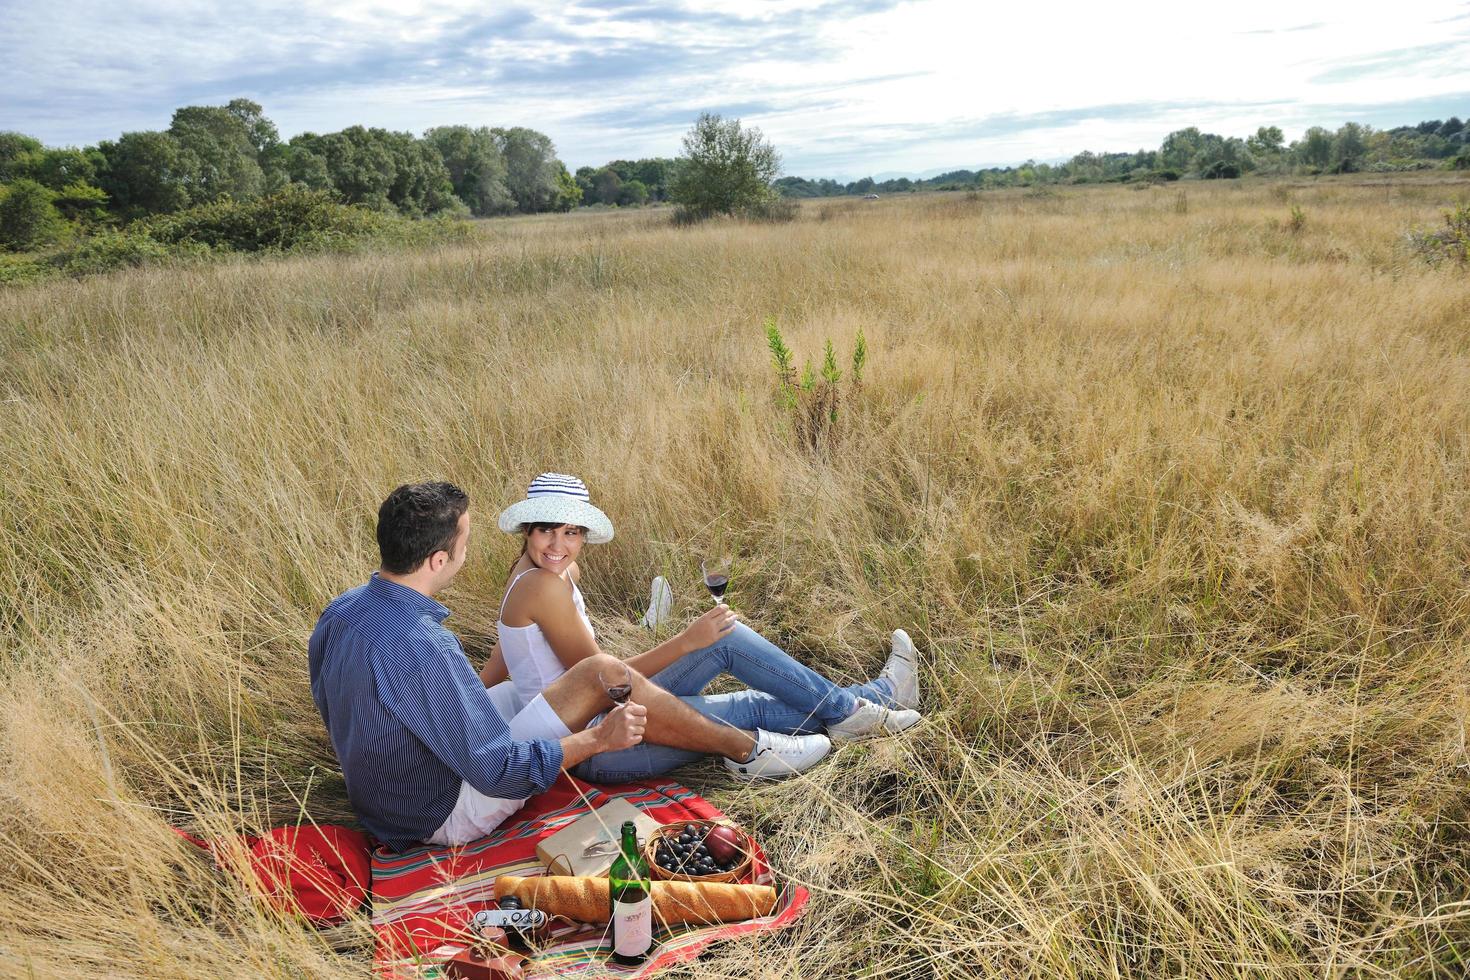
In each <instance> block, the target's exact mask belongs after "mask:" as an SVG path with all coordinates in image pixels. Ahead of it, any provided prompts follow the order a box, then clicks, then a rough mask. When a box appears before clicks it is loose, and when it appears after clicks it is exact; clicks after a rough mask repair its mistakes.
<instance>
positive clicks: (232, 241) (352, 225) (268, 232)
mask: <svg viewBox="0 0 1470 980" xmlns="http://www.w3.org/2000/svg"><path fill="white" fill-rule="evenodd" d="M396 220H397V219H395V218H394V217H392V216H391V215H386V214H383V213H380V212H377V211H371V210H369V209H367V208H363V207H357V206H354V205H347V204H339V203H337V201H336V200H335V199H334V198H333V195H332V193H331V192H330V191H320V190H304V189H295V188H292V189H287V190H284V191H282V192H280V193H279V194H271V195H269V196H267V197H261V198H256V199H255V200H252V201H229V200H224V201H217V202H215V203H213V204H206V205H203V206H201V207H197V208H190V209H189V210H187V211H180V212H177V213H175V214H167V215H160V216H158V217H156V218H151V219H149V220H148V221H146V222H143V223H142V225H143V229H142V230H143V232H144V233H145V234H147V235H148V236H149V237H150V238H153V239H154V240H155V241H158V242H161V243H163V244H165V245H177V244H181V243H185V242H192V243H197V244H201V245H206V246H208V247H209V248H212V249H223V250H226V251H231V252H295V251H317V250H321V249H331V248H335V247H340V246H342V245H344V244H347V243H350V242H355V241H357V240H360V239H364V238H375V237H379V236H382V235H384V234H385V233H387V232H388V231H389V229H390V228H391V227H392V226H393V224H394V223H395V221H396Z"/></svg>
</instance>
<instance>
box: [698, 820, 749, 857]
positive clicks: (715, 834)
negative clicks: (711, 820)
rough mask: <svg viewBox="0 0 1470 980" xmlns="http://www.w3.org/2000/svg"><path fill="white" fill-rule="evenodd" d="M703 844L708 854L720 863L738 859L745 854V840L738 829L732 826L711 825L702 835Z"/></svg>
mask: <svg viewBox="0 0 1470 980" xmlns="http://www.w3.org/2000/svg"><path fill="white" fill-rule="evenodd" d="M704 846H705V849H706V850H708V851H709V856H710V857H712V858H714V859H715V860H716V861H718V862H719V863H720V864H728V863H730V862H731V861H739V860H740V859H741V858H742V857H744V856H745V842H744V841H743V840H742V839H741V836H740V831H738V830H736V829H735V828H734V827H713V828H711V829H710V832H709V833H707V834H705V835H704Z"/></svg>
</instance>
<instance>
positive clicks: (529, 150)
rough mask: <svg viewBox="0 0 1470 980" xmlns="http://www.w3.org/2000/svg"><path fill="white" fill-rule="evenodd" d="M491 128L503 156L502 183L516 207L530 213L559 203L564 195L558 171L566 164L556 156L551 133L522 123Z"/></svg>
mask: <svg viewBox="0 0 1470 980" xmlns="http://www.w3.org/2000/svg"><path fill="white" fill-rule="evenodd" d="M491 132H492V133H494V134H495V141H496V143H497V144H498V145H499V147H500V153H501V155H502V156H503V157H504V158H505V170H506V178H505V186H506V188H507V189H508V190H509V191H510V195H511V197H513V198H515V202H516V210H517V211H520V212H521V213H523V214H532V213H535V212H537V211H549V210H552V209H553V208H554V207H559V206H560V203H561V202H562V201H563V200H564V199H565V193H564V191H563V189H562V187H561V174H560V171H561V170H565V169H566V168H565V167H564V166H562V164H561V161H559V160H557V158H556V147H555V145H553V144H552V142H551V137H549V136H547V135H546V134H545V133H538V132H537V131H536V130H534V129H527V128H525V127H524V126H514V127H512V128H510V129H492V130H491ZM568 179H569V180H571V179H572V178H571V175H570V174H569V175H568ZM572 184H573V186H575V185H576V181H575V180H572Z"/></svg>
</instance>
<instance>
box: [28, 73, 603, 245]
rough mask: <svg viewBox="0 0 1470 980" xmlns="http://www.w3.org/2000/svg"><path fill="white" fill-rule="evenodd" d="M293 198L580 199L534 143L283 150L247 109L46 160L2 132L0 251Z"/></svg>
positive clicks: (457, 211)
mask: <svg viewBox="0 0 1470 980" xmlns="http://www.w3.org/2000/svg"><path fill="white" fill-rule="evenodd" d="M290 189H304V190H311V191H323V192H329V193H331V194H332V195H334V196H335V198H336V199H337V200H340V201H341V202H342V203H344V204H356V205H362V206H364V207H367V208H369V209H372V210H376V211H382V212H386V213H395V214H399V215H403V216H407V217H423V216H428V215H440V214H451V215H477V216H489V215H500V214H510V213H513V212H520V213H532V212H539V211H566V210H569V209H571V208H572V207H574V206H576V204H577V203H578V202H579V201H580V200H581V190H580V189H579V188H578V186H577V182H576V181H575V180H574V179H573V177H572V175H571V174H570V173H568V172H567V168H566V166H565V165H563V164H562V162H561V161H560V160H559V159H557V156H556V148H555V146H554V145H553V144H552V142H551V139H550V138H549V137H548V136H546V135H545V134H544V133H540V132H537V131H536V130H534V129H527V128H524V127H510V128H489V127H484V126H481V127H470V126H438V127H435V128H433V129H430V130H428V131H427V132H425V133H424V135H423V136H422V137H416V136H414V135H412V134H411V133H402V132H393V131H391V130H386V129H379V128H375V127H373V128H370V127H363V126H349V127H347V128H346V129H343V130H341V131H340V132H335V133H325V134H317V133H309V132H308V133H302V134H301V135H299V136H295V137H293V138H291V139H290V140H282V139H281V138H280V134H279V133H278V131H277V129H276V127H275V124H274V123H272V122H271V121H270V120H269V119H268V118H266V117H265V115H264V114H263V112H262V109H261V107H260V106H259V105H258V104H256V103H254V102H252V101H250V100H249V99H234V100H232V101H231V102H230V103H229V104H228V105H224V106H185V107H182V108H180V109H177V110H175V112H174V114H173V118H172V120H171V122H170V124H169V127H168V129H166V130H161V131H140V132H130V133H124V134H122V135H121V136H119V137H118V138H117V139H115V140H103V141H102V142H100V143H98V144H97V145H95V146H88V147H84V148H80V149H79V148H75V147H66V148H53V147H46V146H43V145H42V143H41V141H39V140H37V139H34V138H32V137H29V136H26V135H24V134H22V133H15V132H3V133H0V246H5V245H9V246H10V247H12V248H30V247H35V246H37V245H41V244H45V243H47V242H49V241H54V240H56V239H57V238H60V237H64V236H65V235H66V234H67V233H68V231H74V230H78V229H80V230H90V229H93V228H96V227H106V226H115V225H121V224H126V223H128V222H131V221H136V220H138V219H141V218H147V217H150V216H154V215H163V214H170V213H173V212H178V211H182V210H185V209H187V208H193V207H198V206H201V205H209V204H213V203H215V202H219V201H224V200H230V201H237V202H241V201H251V200H255V199H257V198H261V197H265V196H269V195H273V194H278V193H280V192H283V191H286V190H290Z"/></svg>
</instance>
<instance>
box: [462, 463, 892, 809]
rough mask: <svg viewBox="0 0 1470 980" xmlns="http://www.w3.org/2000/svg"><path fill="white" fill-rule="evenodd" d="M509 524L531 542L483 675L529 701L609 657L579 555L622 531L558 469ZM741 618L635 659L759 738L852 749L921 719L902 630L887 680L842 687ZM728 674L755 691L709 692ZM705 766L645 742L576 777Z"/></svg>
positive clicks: (704, 624) (509, 515)
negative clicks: (810, 737) (506, 683)
mask: <svg viewBox="0 0 1470 980" xmlns="http://www.w3.org/2000/svg"><path fill="white" fill-rule="evenodd" d="M498 523H499V526H500V529H501V530H502V531H505V532H507V533H510V534H519V535H521V536H522V538H523V541H524V543H523V545H522V549H521V554H520V557H519V558H518V559H517V560H516V562H515V564H514V565H513V566H512V568H511V574H510V580H509V583H508V584H507V586H506V590H505V598H504V600H503V601H502V603H501V610H500V621H499V633H500V642H499V643H498V644H497V645H496V649H495V651H494V652H493V653H492V655H491V658H490V661H489V662H488V663H487V664H486V665H485V668H484V670H483V671H482V672H481V677H482V679H483V680H484V681H485V683H486V685H487V686H490V685H493V684H495V683H497V682H498V681H500V680H501V679H503V678H504V677H505V676H506V675H507V673H508V674H509V677H510V679H511V682H512V684H513V685H514V686H515V689H516V693H517V694H518V695H519V697H520V700H521V701H522V702H523V703H524V702H528V701H529V700H530V699H532V698H534V697H535V696H536V695H537V694H539V693H540V692H541V691H542V690H543V689H544V688H545V687H546V685H547V684H550V683H551V682H552V681H554V680H555V679H556V678H557V677H559V676H561V674H562V673H563V672H565V671H566V670H567V669H568V668H570V667H571V666H572V665H573V664H576V663H577V662H578V661H580V660H582V659H584V658H586V657H589V656H592V655H593V654H596V653H598V652H599V650H598V647H597V639H596V636H595V634H594V632H593V629H592V623H591V621H590V620H589V619H588V618H587V612H586V606H585V605H584V603H583V601H582V593H581V590H580V589H579V588H578V587H577V583H578V581H579V580H580V578H581V570H580V569H579V568H578V566H577V557H578V555H579V554H580V553H581V550H582V547H583V545H585V544H589V543H590V544H601V543H603V542H606V541H610V540H612V536H613V527H612V522H611V521H610V520H609V519H608V517H607V515H606V514H604V513H603V512H602V511H601V510H599V509H598V508H596V507H594V506H593V505H592V503H591V500H590V498H589V497H588V494H587V488H586V487H585V485H583V483H582V481H581V480H579V479H577V478H576V477H571V476H566V475H563V474H558V473H543V474H541V475H540V476H538V477H537V478H536V479H535V480H534V481H533V482H532V484H531V487H530V489H529V490H528V491H527V495H526V499H525V500H522V501H519V502H517V503H515V504H512V505H511V506H510V507H507V508H506V509H505V510H504V511H503V512H502V513H501V515H500V519H499V521H498ZM655 599H657V597H655ZM655 604H657V603H656V602H655ZM738 619H739V617H738V616H737V615H736V614H735V613H734V612H732V611H731V610H730V609H729V608H728V607H727V606H724V605H719V606H716V607H715V608H713V609H711V610H710V611H709V612H707V613H705V614H704V615H702V616H700V617H699V618H698V619H696V620H695V621H694V622H693V623H691V624H690V625H689V626H688V627H687V628H686V629H684V630H683V631H682V632H681V633H679V634H678V635H677V636H674V637H672V638H671V639H668V640H665V641H664V642H663V643H660V644H659V645H658V646H656V647H654V648H653V649H651V650H648V651H646V652H644V653H640V654H638V655H636V656H633V657H630V658H628V660H627V661H626V662H627V664H628V665H629V666H630V667H632V668H634V669H635V670H637V671H638V672H639V673H641V674H643V675H644V676H646V677H648V678H649V679H651V680H652V681H653V682H654V683H656V684H658V685H659V686H661V687H663V688H664V689H665V690H667V691H670V692H671V693H673V694H676V695H679V696H680V697H681V698H683V699H684V700H685V701H686V702H687V703H689V704H690V705H691V706H692V707H694V708H695V709H696V710H698V711H700V712H701V713H703V714H706V715H709V716H711V717H714V718H718V719H720V720H722V721H724V722H726V723H728V724H731V725H734V726H736V727H738V728H742V729H746V730H751V729H755V730H759V731H760V732H761V733H762V734H763V735H769V736H770V740H773V741H775V742H777V743H779V736H781V735H800V734H808V733H813V732H821V731H825V732H826V734H827V735H828V737H829V738H830V739H831V740H832V741H833V742H836V743H842V742H846V741H853V740H857V739H863V738H871V737H874V736H878V735H886V734H894V733H897V732H900V731H903V730H904V729H907V728H910V727H912V726H913V725H915V724H917V723H918V722H919V720H920V718H921V716H920V715H919V713H918V712H917V711H915V710H913V709H914V708H916V707H917V705H918V701H919V687H918V672H917V670H916V655H915V651H914V647H913V644H912V643H911V642H910V641H909V638H908V634H906V633H904V632H903V631H902V630H897V631H895V632H894V634H893V653H892V655H891V656H890V657H889V659H888V664H887V665H886V666H885V667H884V669H883V672H882V673H881V674H880V675H879V676H878V678H877V679H876V680H874V681H871V682H869V683H867V684H854V685H851V686H849V687H838V686H836V685H835V684H833V683H832V682H831V681H829V680H828V679H827V678H825V677H823V676H822V675H821V674H819V673H817V672H816V671H814V670H811V669H810V668H808V667H805V666H803V665H802V664H800V663H797V662H796V661H795V660H793V659H792V658H791V657H790V656H789V655H788V654H787V653H786V652H785V651H783V650H781V649H780V648H778V647H776V646H775V645H774V644H772V643H770V642H769V641H767V640H766V639H765V638H763V637H762V636H760V635H759V634H758V633H756V632H755V631H754V630H752V629H750V628H749V627H747V626H745V625H744V624H743V623H740V622H739V621H738ZM722 673H729V674H732V675H733V676H734V677H736V678H737V679H739V680H740V681H742V682H744V683H745V684H747V685H749V687H751V688H754V690H746V691H738V692H735V693H733V694H722V695H712V696H700V694H699V692H700V691H702V690H703V689H704V688H705V687H706V686H707V685H708V684H709V682H710V681H712V680H714V678H715V677H717V676H719V675H720V674H722ZM604 680H605V682H606V683H608V684H616V683H617V681H618V679H617V678H605V679H604ZM823 754H825V753H823ZM695 758H698V755H697V754H696V753H692V752H688V751H684V750H680V749H674V748H669V747H667V746H659V745H649V744H643V745H638V746H635V747H633V748H631V749H625V750H623V751H621V752H613V753H606V754H604V755H601V756H595V757H593V758H592V759H590V760H588V761H587V762H585V763H583V764H582V765H580V766H578V767H577V768H576V769H575V770H574V773H575V774H576V775H578V776H581V777H582V778H585V779H590V780H592V781H594V782H625V781H627V780H630V779H638V778H643V777H646V776H650V775H656V774H660V773H664V772H668V771H669V770H670V769H673V768H675V767H677V766H680V765H683V764H684V763H685V762H688V761H691V760H692V759H695ZM727 768H730V769H731V771H732V772H735V773H736V774H737V775H738V774H740V769H739V766H738V764H729V763H727Z"/></svg>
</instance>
